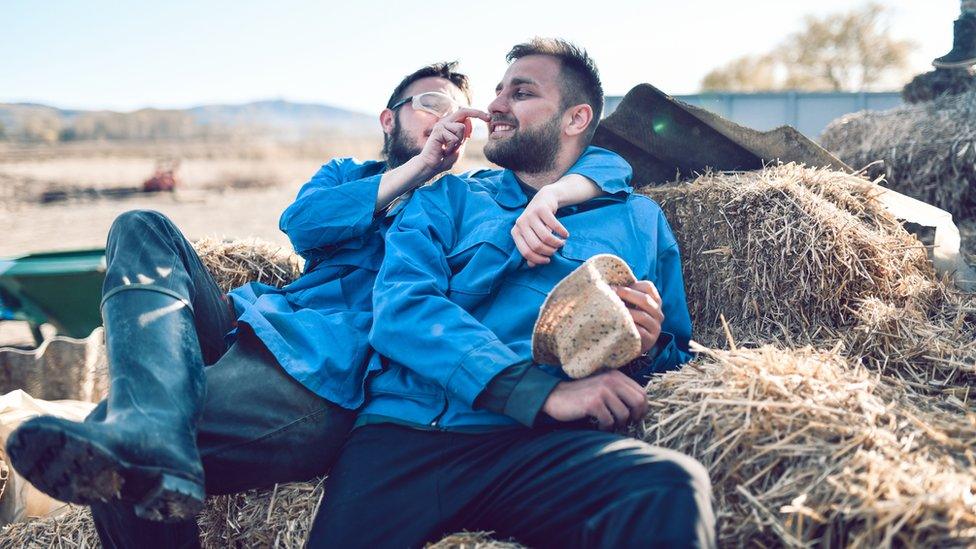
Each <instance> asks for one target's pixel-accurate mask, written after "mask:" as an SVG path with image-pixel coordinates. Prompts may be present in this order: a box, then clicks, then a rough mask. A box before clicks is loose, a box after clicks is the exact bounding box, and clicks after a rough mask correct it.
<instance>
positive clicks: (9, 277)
mask: <svg viewBox="0 0 976 549" xmlns="http://www.w3.org/2000/svg"><path fill="white" fill-rule="evenodd" d="M104 280H105V250H104V249H103V248H97V249H90V250H74V251H66V252H49V253H36V254H29V255H24V256H20V257H13V258H5V259H0V320H4V319H6V320H22V321H26V322H28V323H29V324H30V327H31V333H32V334H33V336H34V340H35V342H36V343H37V344H38V345H40V344H41V342H42V341H43V339H44V338H43V336H42V335H41V324H44V323H49V324H51V325H53V326H54V327H55V328H56V329H57V331H58V333H59V334H63V335H66V336H69V337H74V338H84V337H88V336H89V335H90V334H91V332H92V330H94V329H95V328H97V327H99V326H101V325H102V315H101V312H100V311H99V302H100V300H101V296H102V282H103V281H104Z"/></svg>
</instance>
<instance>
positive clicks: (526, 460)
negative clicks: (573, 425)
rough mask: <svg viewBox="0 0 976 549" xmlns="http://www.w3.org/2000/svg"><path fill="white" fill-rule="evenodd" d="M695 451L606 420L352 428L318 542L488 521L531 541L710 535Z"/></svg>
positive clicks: (673, 539)
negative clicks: (449, 428)
mask: <svg viewBox="0 0 976 549" xmlns="http://www.w3.org/2000/svg"><path fill="white" fill-rule="evenodd" d="M714 528H715V518H714V515H713V513H712V508H711V487H710V484H709V481H708V475H707V472H706V471H705V469H704V467H702V466H701V465H700V464H699V463H698V462H697V461H695V460H694V459H692V458H690V457H688V456H685V455H683V454H680V453H678V452H674V451H672V450H666V449H663V448H657V447H653V446H650V445H648V444H646V443H643V442H640V441H637V440H634V439H630V438H626V437H623V436H619V435H614V434H609V433H602V432H598V431H587V430H576V429H562V430H550V431H539V430H528V429H517V430H507V431H499V432H493V433H488V434H462V433H452V432H442V431H420V430H414V429H410V428H407V427H401V426H396V425H389V424H380V425H369V426H365V427H360V428H358V429H356V430H355V431H353V434H352V437H351V438H350V440H349V442H348V443H347V444H346V447H345V448H344V449H343V451H342V454H341V455H340V456H339V459H338V461H337V462H336V464H335V466H334V467H333V469H332V474H331V476H330V477H329V482H328V484H327V485H326V492H325V499H324V500H323V504H322V509H321V512H320V513H319V514H318V516H317V517H316V519H315V524H314V526H313V528H312V532H311V534H310V539H309V547H342V548H347V547H364V548H365V547H368V548H376V547H391V548H392V547H396V548H405V547H421V546H422V545H423V544H424V543H426V542H430V541H436V540H437V539H439V538H440V537H441V536H443V535H444V534H447V533H451V532H456V531H460V530H469V531H476V530H485V531H492V532H494V536H495V537H497V538H502V539H505V538H509V537H511V538H515V539H516V540H517V541H519V542H522V543H524V544H527V545H529V546H530V547H539V548H541V547H560V548H565V547H613V548H621V547H710V546H713V545H714V543H715V532H714Z"/></svg>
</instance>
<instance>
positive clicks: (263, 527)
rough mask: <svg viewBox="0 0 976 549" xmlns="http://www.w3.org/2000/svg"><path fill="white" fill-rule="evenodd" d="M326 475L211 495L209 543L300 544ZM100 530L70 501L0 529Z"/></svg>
mask: <svg viewBox="0 0 976 549" xmlns="http://www.w3.org/2000/svg"><path fill="white" fill-rule="evenodd" d="M324 484H325V479H324V478H319V479H316V480H313V481H311V482H292V483H288V484H278V485H275V486H274V487H272V488H268V489H264V490H250V491H247V492H243V493H240V494H234V495H230V496H216V497H211V498H209V500H208V502H207V507H206V508H205V510H204V512H203V513H202V514H201V515H200V516H199V517H198V519H197V523H198V524H199V526H200V542H201V545H202V546H203V547H205V548H214V549H217V548H224V547H276V548H283V549H286V548H295V549H298V548H301V547H304V546H305V539H306V537H307V536H308V533H309V531H310V529H311V527H312V521H313V519H314V518H315V513H316V512H317V511H318V508H319V505H320V504H321V502H322V494H323V486H324ZM98 545H99V542H98V535H97V534H96V533H95V527H94V525H93V524H92V520H91V513H90V512H89V510H88V508H87V507H78V506H71V509H70V510H69V511H68V512H66V513H64V514H62V515H59V516H56V517H52V518H48V519H43V520H35V521H32V522H20V523H15V524H12V525H10V526H8V527H6V528H4V529H3V531H2V532H0V547H23V548H31V549H32V548H38V549H40V548H46V547H98ZM430 547H435V548H437V549H518V548H519V547H521V546H520V545H518V544H515V543H508V542H498V541H494V540H492V539H491V538H490V537H489V536H488V534H486V533H483V532H478V533H468V532H464V533H460V534H454V535H451V536H447V537H446V538H444V539H443V540H441V541H440V542H438V543H436V544H433V545H431V546H430Z"/></svg>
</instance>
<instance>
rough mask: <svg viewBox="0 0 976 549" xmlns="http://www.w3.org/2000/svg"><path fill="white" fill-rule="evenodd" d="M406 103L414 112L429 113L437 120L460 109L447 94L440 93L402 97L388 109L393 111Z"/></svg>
mask: <svg viewBox="0 0 976 549" xmlns="http://www.w3.org/2000/svg"><path fill="white" fill-rule="evenodd" d="M407 103H410V104H411V105H410V106H412V107H413V108H414V110H418V111H424V112H429V113H430V114H433V115H434V116H436V117H437V118H443V117H445V116H447V115H449V114H453V113H454V112H456V111H457V110H458V109H459V108H461V106H460V105H458V102H457V101H455V100H454V99H453V98H452V97H451V96H449V95H447V94H444V93H441V92H425V93H421V94H418V95H411V96H410V97H404V98H403V99H401V100H399V101H397V102H396V103H395V104H394V105H393V106H392V107H390V110H394V111H395V110H397V109H398V108H400V107H402V106H404V105H406V104H407Z"/></svg>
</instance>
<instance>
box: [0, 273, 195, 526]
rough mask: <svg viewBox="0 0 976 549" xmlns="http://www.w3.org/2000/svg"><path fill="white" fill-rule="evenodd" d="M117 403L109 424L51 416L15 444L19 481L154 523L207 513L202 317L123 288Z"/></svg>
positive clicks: (115, 322)
mask: <svg viewBox="0 0 976 549" xmlns="http://www.w3.org/2000/svg"><path fill="white" fill-rule="evenodd" d="M102 316H103V319H104V321H105V326H106V333H105V337H106V347H107V352H108V361H109V380H110V386H109V387H110V388H109V396H108V399H107V409H106V412H105V414H104V416H103V417H102V418H90V419H89V420H87V421H86V422H85V423H78V422H74V421H68V420H64V419H60V418H55V417H51V416H41V417H37V418H33V419H31V420H29V421H26V422H25V423H23V424H22V425H21V426H20V427H19V428H18V429H17V430H15V431H14V432H13V433H12V434H11V436H10V437H9V438H8V440H7V454H8V456H9V457H10V460H11V463H12V465H13V466H14V468H15V469H17V471H18V472H20V473H21V474H22V475H23V476H24V477H25V478H27V480H29V481H30V482H31V483H32V484H34V485H35V486H36V487H37V488H38V489H40V490H41V491H42V492H45V493H46V494H48V495H50V496H52V497H54V498H56V499H59V500H62V501H67V502H71V503H78V504H85V505H88V504H91V503H94V502H98V501H101V502H106V501H111V500H113V499H119V500H122V501H124V502H128V503H132V504H133V505H134V509H135V512H136V514H137V515H138V516H140V517H141V518H144V519H148V520H157V521H176V520H183V519H186V518H191V517H193V516H194V515H196V514H197V512H199V511H200V509H201V508H202V507H203V500H204V478H203V465H202V464H201V461H200V454H199V451H198V449H197V445H196V422H197V419H198V418H199V416H200V411H201V408H202V403H203V401H204V396H205V392H206V381H205V377H204V372H203V359H202V358H201V352H200V346H199V343H198V340H197V337H196V331H195V330H194V326H193V315H192V313H191V311H190V309H189V307H188V306H187V305H186V303H185V302H184V301H182V300H180V299H176V298H174V297H172V296H171V295H167V294H164V293H160V292H156V291H152V290H147V289H145V288H144V287H143V288H132V289H129V288H120V291H117V292H115V293H113V294H111V295H109V296H107V299H105V301H104V302H103V304H102Z"/></svg>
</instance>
